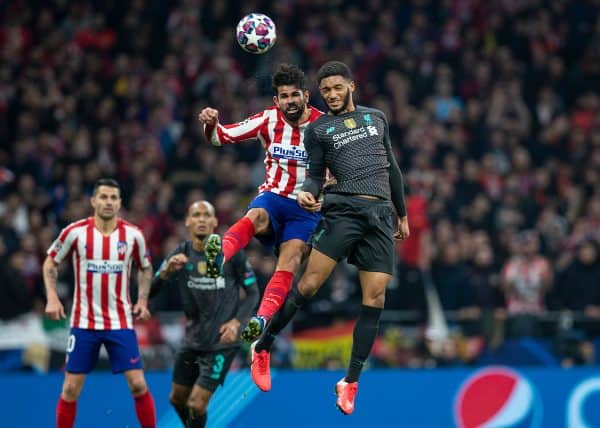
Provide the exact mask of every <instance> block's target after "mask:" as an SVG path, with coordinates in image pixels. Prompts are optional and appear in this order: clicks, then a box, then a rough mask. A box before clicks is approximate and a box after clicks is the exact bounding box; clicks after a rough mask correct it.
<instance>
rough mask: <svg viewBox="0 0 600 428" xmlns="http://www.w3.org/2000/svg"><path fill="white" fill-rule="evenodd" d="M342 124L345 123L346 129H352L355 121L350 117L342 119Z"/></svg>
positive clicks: (354, 126)
mask: <svg viewBox="0 0 600 428" xmlns="http://www.w3.org/2000/svg"><path fill="white" fill-rule="evenodd" d="M344 125H346V128H348V129H354V128H356V121H355V120H354V119H352V118H350V119H344Z"/></svg>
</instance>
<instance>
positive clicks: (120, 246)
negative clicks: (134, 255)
mask: <svg viewBox="0 0 600 428" xmlns="http://www.w3.org/2000/svg"><path fill="white" fill-rule="evenodd" d="M126 252H127V241H119V242H117V253H119V255H120V256H122V255H123V254H125V253H126Z"/></svg>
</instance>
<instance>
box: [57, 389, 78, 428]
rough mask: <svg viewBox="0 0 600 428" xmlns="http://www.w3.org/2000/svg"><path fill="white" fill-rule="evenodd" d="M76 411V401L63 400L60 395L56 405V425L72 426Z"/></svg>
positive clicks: (63, 427)
mask: <svg viewBox="0 0 600 428" xmlns="http://www.w3.org/2000/svg"><path fill="white" fill-rule="evenodd" d="M76 413H77V401H65V400H64V399H63V398H62V396H61V397H60V398H59V399H58V404H57V405H56V427H57V428H73V424H74V423H75V414H76Z"/></svg>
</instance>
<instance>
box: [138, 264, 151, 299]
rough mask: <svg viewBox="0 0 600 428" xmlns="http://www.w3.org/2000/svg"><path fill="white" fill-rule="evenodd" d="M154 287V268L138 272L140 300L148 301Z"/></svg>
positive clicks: (149, 267)
mask: <svg viewBox="0 0 600 428" xmlns="http://www.w3.org/2000/svg"><path fill="white" fill-rule="evenodd" d="M151 285H152V267H151V266H148V267H147V268H145V269H139V270H138V299H143V300H148V296H149V295H150V286H151Z"/></svg>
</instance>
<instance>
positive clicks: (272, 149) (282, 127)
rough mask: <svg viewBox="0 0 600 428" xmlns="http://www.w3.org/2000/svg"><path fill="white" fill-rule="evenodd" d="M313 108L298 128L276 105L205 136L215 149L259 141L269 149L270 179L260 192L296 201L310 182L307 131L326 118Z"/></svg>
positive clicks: (208, 129)
mask: <svg viewBox="0 0 600 428" xmlns="http://www.w3.org/2000/svg"><path fill="white" fill-rule="evenodd" d="M309 108H310V109H311V113H310V116H309V118H308V120H307V121H306V122H303V123H301V124H300V125H298V126H293V125H290V124H289V123H288V122H287V121H286V120H285V118H284V115H283V113H282V112H281V110H279V108H278V107H277V106H273V107H270V108H267V109H266V110H264V111H263V112H261V113H258V114H255V115H254V116H250V117H249V118H247V119H246V120H244V121H242V122H239V123H234V124H231V125H221V124H218V125H217V126H205V128H204V133H205V134H206V138H207V139H208V140H209V141H210V142H211V143H212V144H213V145H214V146H222V145H224V144H235V143H240V142H242V141H246V140H253V139H257V140H259V141H260V142H261V143H262V145H263V147H264V148H265V149H266V156H265V166H266V178H265V182H264V183H263V184H262V185H261V186H260V187H259V188H258V191H259V192H272V193H276V194H278V195H281V196H285V197H287V198H291V199H296V196H297V195H298V192H300V190H302V184H303V183H304V180H305V179H306V161H307V153H306V150H305V149H304V130H305V129H306V127H307V126H308V124H309V123H311V122H314V121H315V120H317V118H318V117H319V116H321V115H323V112H322V111H320V110H318V109H316V108H314V107H309Z"/></svg>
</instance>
